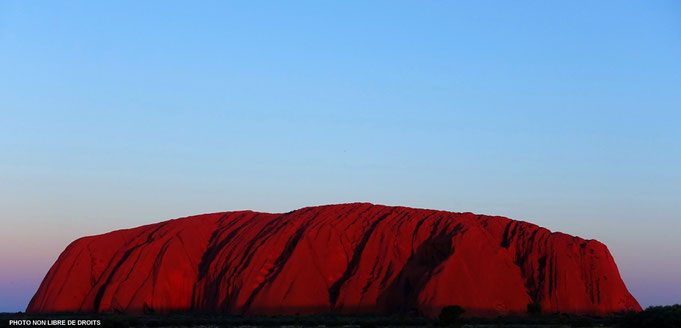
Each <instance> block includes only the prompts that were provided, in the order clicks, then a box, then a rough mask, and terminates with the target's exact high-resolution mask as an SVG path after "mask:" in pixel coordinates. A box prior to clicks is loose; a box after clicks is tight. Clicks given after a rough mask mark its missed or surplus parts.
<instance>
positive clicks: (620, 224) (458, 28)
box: [0, 1, 681, 311]
mask: <svg viewBox="0 0 681 328" xmlns="http://www.w3.org/2000/svg"><path fill="white" fill-rule="evenodd" d="M680 59H681V4H680V3H679V2H675V1H655V2H646V1H631V2H630V1H601V2H597V3H594V2H588V1H566V2H563V3H560V2H551V3H548V2H542V1H515V2H501V1H499V2H495V1H491V2H486V1H471V2H458V3H450V2H442V1H437V2H436V1H432V2H431V1H419V2H415V1H391V2H388V1H357V2H352V1H339V2H317V1H309V2H255V1H254V2H201V3H195V2H143V3H140V2H132V1H131V2H116V3H108V4H106V3H95V2H86V1H82V2H75V1H68V2H21V1H5V2H2V3H0V76H2V78H0V208H1V209H2V210H0V219H2V221H3V222H7V223H8V226H10V227H12V228H11V229H4V230H3V231H0V261H1V262H0V263H3V265H2V266H1V267H2V268H0V295H1V296H0V311H18V310H23V308H25V305H26V304H27V302H28V299H30V297H31V296H32V294H33V292H34V291H35V289H36V288H37V285H38V283H39V282H40V280H41V279H42V277H43V275H44V274H45V272H46V271H47V269H48V268H49V266H50V265H51V264H52V263H53V261H54V260H55V259H56V257H57V256H58V254H59V253H60V252H61V250H62V249H63V248H64V247H65V246H66V245H67V244H68V243H69V242H70V241H72V240H73V239H75V238H77V237H78V236H81V235H85V234H96V233H102V232H106V231H109V230H112V229H119V228H125V227H130V226H134V225H140V224H145V223H149V222H155V221H159V220H165V219H169V218H175V217H179V216H185V215H192V214H198V213H205V212H215V211H224V210H238V209H253V210H262V211H277V212H278V211H289V210H292V209H296V208H299V207H302V206H308V205H316V204H326V203H341V202H350V201H368V202H374V203H381V204H390V205H405V206H414V207H426V208H434V209H443V210H452V211H472V212H477V213H484V214H495V215H504V216H508V217H512V218H515V219H523V220H527V221H530V222H534V223H537V224H540V225H542V226H545V227H547V228H549V229H552V230H558V231H563V232H566V233H570V234H576V235H580V236H582V237H585V238H594V239H598V240H601V241H603V242H605V243H606V244H607V245H608V246H609V247H610V249H611V251H612V252H613V254H614V256H615V259H616V260H617V263H618V265H619V267H620V271H621V273H622V276H623V278H624V279H625V282H626V283H627V285H628V287H629V289H630V290H631V291H632V293H633V294H634V296H635V297H637V299H638V300H639V301H640V302H641V303H642V304H643V305H644V306H646V305H652V304H670V303H681V287H679V286H681V281H679V278H678V277H681V265H680V264H679V263H681V255H679V253H681V252H679V251H680V250H681V239H679V238H678V236H679V235H681V223H680V222H681V169H680V168H681V128H680V126H681V62H680ZM6 263H12V265H5V264H6Z"/></svg>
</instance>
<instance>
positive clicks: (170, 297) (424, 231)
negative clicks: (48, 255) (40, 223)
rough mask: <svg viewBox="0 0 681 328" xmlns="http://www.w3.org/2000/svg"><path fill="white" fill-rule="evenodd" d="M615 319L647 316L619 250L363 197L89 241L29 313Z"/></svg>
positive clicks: (59, 265) (67, 257)
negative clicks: (533, 309) (529, 312)
mask: <svg viewBox="0 0 681 328" xmlns="http://www.w3.org/2000/svg"><path fill="white" fill-rule="evenodd" d="M529 303H539V304H541V308H542V309H543V310H544V311H545V312H548V313H574V314H594V315H607V314H611V313H615V312H621V311H629V310H635V311H640V310H641V307H640V306H639V304H638V302H637V301H636V299H635V298H634V297H633V296H632V295H631V294H630V293H629V291H628V290H627V288H626V286H625V284H624V282H623V281H622V279H621V277H620V274H619V272H618V269H617V265H616V264H615V261H614V259H613V257H612V255H611V254H610V252H609V250H608V248H607V247H606V246H605V245H604V244H602V243H600V242H598V241H596V240H585V239H582V238H580V237H574V236H570V235H567V234H564V233H559V232H551V231H549V230H548V229H545V228H542V227H539V226H537V225H534V224H531V223H527V222H523V221H516V220H511V219H508V218H505V217H500V216H486V215H477V214H473V213H456V212H446V211H437V210H426V209H414V208H408V207H392V206H382V205H372V204H369V203H353V204H339V205H325V206H316V207H307V208H302V209H299V210H295V211H292V212H288V213H281V214H273V213H258V212H252V211H237V212H224V213H213V214H204V215H197V216H192V217H186V218H180V219H175V220H169V221H165V222H160V223H155V224H150V225H145V226H141V227H137V228H132V229H125V230H118V231H113V232H109V233H105V234H102V235H97V236H88V237H83V238H80V239H78V240H76V241H74V242H72V243H71V244H70V245H69V246H68V247H67V248H66V249H65V250H64V251H63V252H62V254H61V255H60V256H59V258H58V259H57V261H56V262H55V263H54V265H53V266H52V267H51V269H50V270H49V272H48V273H47V275H46V276H45V278H44V280H43V281H42V283H41V285H40V287H39V289H38V290H37V292H36V294H35V295H34V296H33V298H32V300H31V302H30V303H29V305H28V308H27V310H26V311H27V312H30V313H47V312H65V311H75V312H124V313H150V312H155V313H159V312H160V313H167V312H173V311H198V312H223V313H232V314H266V315H273V314H296V313H300V314H313V313H343V314H350V313H387V314H390V313H413V312H415V313H418V314H421V315H425V316H436V315H437V314H438V313H439V311H440V309H441V308H442V307H444V306H447V305H459V306H461V307H463V308H464V309H465V310H466V313H467V314H468V315H479V316H498V315H507V314H522V313H524V312H525V311H526V309H527V305H528V304H529Z"/></svg>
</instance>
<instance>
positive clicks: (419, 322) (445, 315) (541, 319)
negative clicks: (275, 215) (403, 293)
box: [0, 304, 681, 328]
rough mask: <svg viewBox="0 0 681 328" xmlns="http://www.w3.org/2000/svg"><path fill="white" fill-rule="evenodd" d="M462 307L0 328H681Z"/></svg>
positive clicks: (632, 316)
mask: <svg viewBox="0 0 681 328" xmlns="http://www.w3.org/2000/svg"><path fill="white" fill-rule="evenodd" d="M462 311H464V309H462V308H461V307H459V306H447V307H444V308H443V311H442V313H441V316H439V317H438V318H429V317H423V316H418V315H397V314H396V315H373V314H361V315H360V314H358V315H338V314H328V313H327V314H316V315H291V316H253V315H249V316H244V315H228V314H219V313H193V312H176V313H169V314H145V315H128V314H122V313H81V312H79V313H72V312H62V313H52V314H26V313H2V314H0V327H4V326H7V323H8V321H9V320H10V319H11V320H20V319H28V320H32V319H55V320H60V319H64V320H66V319H79V320H95V319H96V320H100V321H101V325H100V326H98V327H112V328H114V327H116V328H117V327H289V328H293V327H346V328H349V327H351V328H380V327H432V328H440V327H457V326H459V327H470V328H474V327H475V328H497V327H508V328H524V327H536V328H549V327H551V328H569V327H610V328H678V327H681V305H678V304H677V305H671V306H653V307H649V308H647V309H645V310H644V311H641V312H634V311H631V312H627V313H615V314H612V315H610V316H606V317H600V316H578V315H570V314H541V315H534V316H500V317H496V318H479V317H467V316H462V314H465V312H462Z"/></svg>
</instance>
